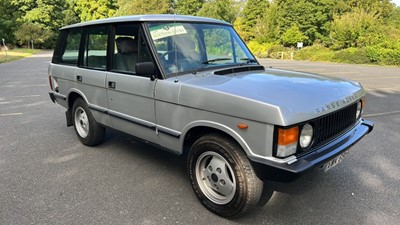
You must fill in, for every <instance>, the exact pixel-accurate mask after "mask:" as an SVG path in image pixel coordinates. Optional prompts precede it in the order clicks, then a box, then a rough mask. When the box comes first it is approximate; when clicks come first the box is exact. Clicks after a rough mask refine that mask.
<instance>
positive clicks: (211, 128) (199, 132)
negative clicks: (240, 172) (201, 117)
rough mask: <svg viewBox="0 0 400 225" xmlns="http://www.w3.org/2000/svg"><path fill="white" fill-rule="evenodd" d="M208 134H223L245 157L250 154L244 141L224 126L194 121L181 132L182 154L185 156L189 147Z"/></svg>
mask: <svg viewBox="0 0 400 225" xmlns="http://www.w3.org/2000/svg"><path fill="white" fill-rule="evenodd" d="M210 133H220V134H223V135H225V136H227V137H228V138H230V139H232V140H233V141H235V142H236V143H237V144H238V145H239V146H240V147H241V148H242V149H243V151H244V152H245V153H246V155H251V154H252V153H251V149H250V147H249V146H248V144H247V143H246V141H245V140H244V139H243V138H242V137H241V136H240V135H239V134H238V133H237V132H236V131H235V130H233V129H232V128H230V127H228V126H226V125H223V124H219V123H215V122H209V121H196V122H193V123H190V124H189V125H188V126H186V127H185V129H184V131H183V132H182V137H183V138H182V149H183V154H187V153H188V152H189V151H190V147H191V146H192V145H193V143H194V142H195V141H196V140H197V139H198V138H200V137H201V136H204V135H206V134H210Z"/></svg>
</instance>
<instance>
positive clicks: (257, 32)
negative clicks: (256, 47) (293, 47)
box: [252, 2, 282, 43]
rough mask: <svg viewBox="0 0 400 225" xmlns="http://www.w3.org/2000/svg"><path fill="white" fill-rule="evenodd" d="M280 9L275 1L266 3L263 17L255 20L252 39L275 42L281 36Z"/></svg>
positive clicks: (261, 41)
mask: <svg viewBox="0 0 400 225" xmlns="http://www.w3.org/2000/svg"><path fill="white" fill-rule="evenodd" d="M281 13H282V12H281V11H280V8H279V6H278V4H277V3H276V2H272V3H270V4H269V5H268V7H267V9H266V10H265V12H264V15H263V17H261V18H259V19H258V20H257V21H256V24H255V26H254V28H253V30H252V32H253V35H254V39H255V40H256V41H257V42H259V43H264V42H276V41H278V40H279V39H280V36H281V27H280V22H279V21H280V20H281V17H282V16H281Z"/></svg>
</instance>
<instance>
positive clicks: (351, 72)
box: [323, 71, 360, 75]
mask: <svg viewBox="0 0 400 225" xmlns="http://www.w3.org/2000/svg"><path fill="white" fill-rule="evenodd" d="M359 73H360V72H353V71H348V72H345V71H344V72H328V73H323V74H327V75H335V74H359Z"/></svg>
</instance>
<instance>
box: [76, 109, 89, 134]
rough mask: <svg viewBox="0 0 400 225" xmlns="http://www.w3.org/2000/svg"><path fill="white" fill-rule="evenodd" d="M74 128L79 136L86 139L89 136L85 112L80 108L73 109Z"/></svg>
mask: <svg viewBox="0 0 400 225" xmlns="http://www.w3.org/2000/svg"><path fill="white" fill-rule="evenodd" d="M74 119H75V128H76V131H77V132H78V134H79V136H81V137H82V138H86V137H87V136H88V134H89V119H88V116H87V114H86V111H85V110H84V109H83V108H82V107H80V106H79V107H77V108H76V109H75V115H74Z"/></svg>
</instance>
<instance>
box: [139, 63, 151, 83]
mask: <svg viewBox="0 0 400 225" xmlns="http://www.w3.org/2000/svg"><path fill="white" fill-rule="evenodd" d="M136 74H138V75H143V76H147V77H150V79H151V80H155V78H156V76H155V74H156V65H154V63H153V62H140V63H136Z"/></svg>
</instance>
